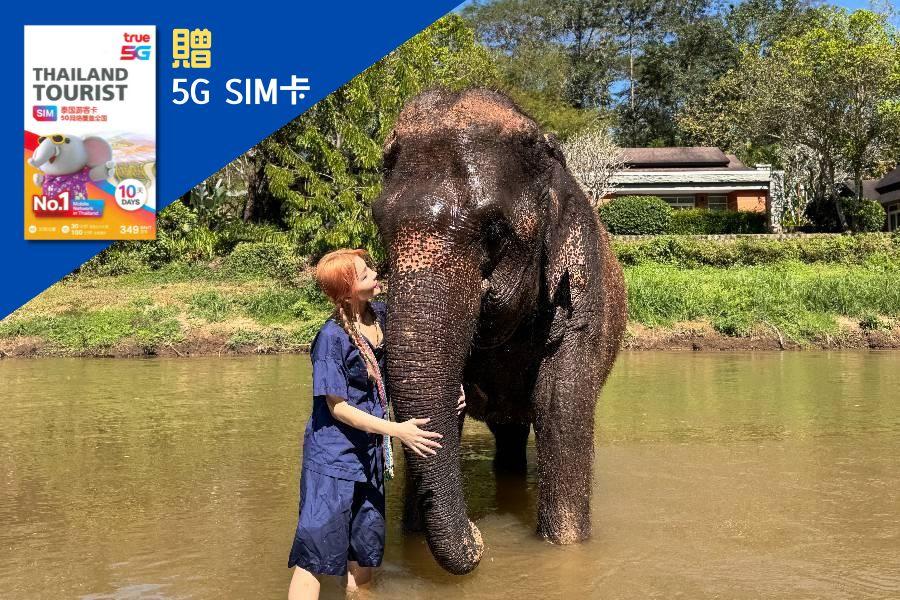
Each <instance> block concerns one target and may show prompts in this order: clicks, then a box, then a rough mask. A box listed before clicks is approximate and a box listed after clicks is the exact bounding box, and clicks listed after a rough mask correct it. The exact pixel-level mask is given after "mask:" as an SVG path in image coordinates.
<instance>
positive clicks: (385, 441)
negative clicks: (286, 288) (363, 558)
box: [316, 248, 394, 479]
mask: <svg viewBox="0 0 900 600" xmlns="http://www.w3.org/2000/svg"><path fill="white" fill-rule="evenodd" d="M357 256H358V257H360V258H361V259H363V260H364V261H365V262H366V264H369V254H368V253H367V252H366V251H365V250H352V249H349V248H344V249H341V250H334V251H332V252H329V253H328V254H326V255H325V256H323V257H322V258H321V259H320V260H319V262H318V263H317V264H316V282H317V283H318V284H319V287H320V288H321V289H322V292H324V293H325V295H326V296H328V298H329V299H330V300H331V302H332V303H334V307H335V311H334V312H335V315H334V316H335V317H336V319H335V320H336V321H337V322H338V323H340V325H341V327H343V328H344V331H346V332H347V335H349V336H350V340H351V341H352V343H353V345H355V346H356V348H357V349H358V350H359V354H360V356H361V357H362V359H363V364H365V366H366V371H367V372H368V374H369V379H371V380H372V381H374V382H375V387H376V389H377V392H378V399H379V401H380V402H381V407H382V408H383V409H384V418H385V419H387V420H388V421H390V420H391V416H390V414H391V408H390V403H389V400H388V396H387V392H386V391H385V388H384V379H383V378H382V376H381V371H380V370H379V368H378V360H377V359H376V358H375V354H374V353H373V352H372V349H371V348H370V347H369V345H368V344H367V343H366V342H365V340H363V335H362V333H361V332H360V331H359V329H358V328H357V327H356V324H355V322H354V321H352V320H351V319H350V316H349V315H348V314H347V307H348V306H351V305H352V304H351V303H349V302H347V300H349V299H350V296H351V295H352V294H353V284H354V282H355V281H356V277H357V276H356V265H355V264H354V260H353V259H355V258H356V257H357ZM355 316H356V315H354V317H355ZM378 439H379V442H380V443H381V445H382V452H383V453H384V462H385V469H386V471H387V477H388V479H390V478H393V476H394V466H393V463H394V461H393V458H392V453H391V445H390V438H389V437H388V436H387V435H385V436H383V437H379V438H378Z"/></svg>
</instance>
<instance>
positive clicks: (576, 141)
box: [562, 126, 625, 208]
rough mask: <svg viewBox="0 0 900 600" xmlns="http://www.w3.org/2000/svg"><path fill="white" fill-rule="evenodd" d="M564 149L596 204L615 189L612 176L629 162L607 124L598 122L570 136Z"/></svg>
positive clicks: (575, 174)
mask: <svg viewBox="0 0 900 600" xmlns="http://www.w3.org/2000/svg"><path fill="white" fill-rule="evenodd" d="M562 151H563V155H564V156H565V157H566V165H567V166H568V167H569V170H570V171H571V172H572V174H573V175H574V176H575V179H576V180H577V181H578V183H579V184H581V187H582V188H583V189H584V191H585V193H586V194H587V195H588V198H590V200H591V205H592V206H594V207H595V208H596V207H597V205H598V204H599V203H600V201H601V200H602V199H603V198H605V197H606V196H608V195H609V194H610V193H611V192H612V191H613V189H614V186H613V184H612V176H613V175H615V174H616V172H617V171H620V170H621V169H622V168H623V166H624V164H625V159H624V156H623V154H622V151H621V149H620V148H619V147H618V146H616V145H615V143H614V142H613V140H612V137H611V136H610V135H609V132H608V131H607V129H606V128H604V127H598V126H594V127H591V128H589V129H586V130H584V131H582V132H580V133H579V134H578V135H575V136H574V137H572V138H571V139H569V140H568V141H567V142H566V143H564V144H563V146H562Z"/></svg>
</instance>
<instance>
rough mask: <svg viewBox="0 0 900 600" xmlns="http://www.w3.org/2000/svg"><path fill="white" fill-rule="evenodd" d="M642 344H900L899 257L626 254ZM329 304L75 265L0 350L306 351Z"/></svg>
mask: <svg viewBox="0 0 900 600" xmlns="http://www.w3.org/2000/svg"><path fill="white" fill-rule="evenodd" d="M625 275H626V280H627V283H628V290H629V313H630V318H631V320H630V322H629V325H628V331H627V334H626V339H625V344H624V347H625V348H626V349H632V350H712V351H715V350H801V349H839V348H857V349H869V348H872V349H900V318H898V317H900V286H898V285H897V282H900V264H898V263H897V262H896V261H893V260H872V261H867V262H862V263H859V264H844V263H818V264H805V263H802V262H799V261H780V262H776V263H772V264H762V265H747V266H740V265H732V266H729V267H723V268H716V267H710V266H696V267H693V268H686V267H679V266H675V265H672V264H662V263H657V262H647V261H640V262H638V263H637V264H632V265H628V264H627V262H626V266H625ZM328 314H329V309H328V304H327V302H326V301H325V299H324V298H323V297H322V296H321V295H320V293H319V292H318V290H317V289H316V287H315V285H314V283H313V282H312V280H311V278H310V277H309V275H308V274H301V275H298V276H297V277H296V278H294V279H293V280H292V281H285V280H284V279H283V278H272V277H267V276H261V275H259V274H240V273H236V272H235V271H234V270H230V269H223V268H221V267H220V266H219V265H216V264H186V263H173V264H170V265H166V266H164V267H162V268H160V269H155V270H151V269H144V270H138V271H136V272H132V273H128V274H124V275H117V276H99V275H92V274H87V273H81V274H78V275H74V276H69V277H66V278H64V279H63V280H61V281H60V282H58V283H56V284H55V285H53V286H52V287H51V288H49V289H48V290H47V291H45V292H44V293H43V294H41V295H39V296H37V297H36V298H34V299H33V300H32V301H30V302H29V303H28V304H26V305H25V306H23V307H22V308H20V309H19V310H17V311H16V312H14V313H13V314H12V315H10V316H9V317H7V318H6V319H4V320H3V321H0V357H39V356H96V357H134V356H208V355H239V354H268V353H296V352H304V351H306V350H307V349H308V347H309V343H310V342H311V341H312V337H313V336H314V335H315V332H316V331H317V330H318V328H319V326H320V325H321V323H322V321H323V320H324V319H325V318H327V316H328Z"/></svg>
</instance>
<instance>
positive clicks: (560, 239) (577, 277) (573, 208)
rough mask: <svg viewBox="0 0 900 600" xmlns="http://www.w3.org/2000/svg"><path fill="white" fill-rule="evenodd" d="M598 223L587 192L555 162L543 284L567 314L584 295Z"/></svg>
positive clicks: (548, 296)
mask: <svg viewBox="0 0 900 600" xmlns="http://www.w3.org/2000/svg"><path fill="white" fill-rule="evenodd" d="M598 227H599V221H598V218H597V215H596V213H595V212H594V211H593V210H592V209H591V206H590V202H588V199H587V196H585V195H584V192H582V191H581V188H580V187H579V186H578V183H577V182H576V181H575V179H574V178H573V177H572V175H571V174H570V173H569V172H568V170H567V169H566V168H565V166H564V165H563V163H561V162H557V164H556V165H555V167H554V168H553V173H552V176H551V178H550V189H549V205H548V208H547V228H546V230H545V231H546V234H545V238H544V256H545V260H546V268H545V270H544V273H545V275H544V285H545V291H546V294H547V296H546V297H547V298H549V299H550V301H551V302H552V303H553V305H554V306H556V307H557V312H560V311H564V312H565V313H566V317H567V318H568V317H571V316H572V314H573V312H574V311H575V310H576V309H577V308H578V304H579V302H580V301H581V299H582V298H583V297H584V296H585V293H584V292H585V291H586V289H587V285H588V277H589V271H590V270H589V266H588V265H589V260H590V259H589V257H591V256H593V255H595V254H596V245H597V235H598V231H597V229H598ZM591 244H593V252H592V249H591Z"/></svg>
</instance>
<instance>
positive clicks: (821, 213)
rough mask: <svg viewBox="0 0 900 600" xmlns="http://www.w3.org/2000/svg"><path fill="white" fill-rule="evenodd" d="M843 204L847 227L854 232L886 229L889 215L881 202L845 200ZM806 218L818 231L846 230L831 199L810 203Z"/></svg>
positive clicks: (807, 207) (842, 201)
mask: <svg viewBox="0 0 900 600" xmlns="http://www.w3.org/2000/svg"><path fill="white" fill-rule="evenodd" d="M841 203H842V208H843V213H844V217H845V219H846V221H847V226H848V228H849V229H851V230H852V231H857V232H862V233H866V232H875V231H881V230H882V229H884V224H885V221H886V220H887V213H886V212H885V210H884V207H883V206H882V205H881V203H880V202H877V201H875V200H867V199H862V200H857V199H856V198H843V199H842V200H841ZM806 216H807V218H808V219H809V221H810V222H811V223H812V224H813V225H814V226H815V228H816V230H818V231H826V232H840V231H843V230H844V228H843V226H842V225H841V222H840V218H839V215H838V213H837V211H836V210H835V206H834V202H832V201H831V200H830V199H824V200H818V199H817V200H813V201H812V202H810V203H809V204H808V205H807V206H806Z"/></svg>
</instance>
